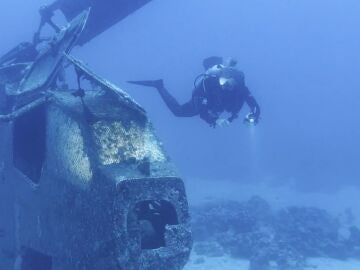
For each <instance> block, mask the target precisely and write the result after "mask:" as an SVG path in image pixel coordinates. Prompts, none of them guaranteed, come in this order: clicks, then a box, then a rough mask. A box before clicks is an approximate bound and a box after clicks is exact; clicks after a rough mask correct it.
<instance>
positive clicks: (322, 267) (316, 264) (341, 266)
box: [184, 253, 360, 270]
mask: <svg viewBox="0 0 360 270" xmlns="http://www.w3.org/2000/svg"><path fill="white" fill-rule="evenodd" d="M307 264H308V267H307V268H306V270H360V260H346V261H340V260H335V259H330V258H313V259H309V260H308V261H307ZM248 269H249V261H247V260H240V259H234V258H231V257H229V256H222V257H206V256H199V255H196V254H195V253H193V254H192V255H191V257H190V261H189V263H188V264H187V265H186V266H185V268H184V270H248ZM273 269H274V270H275V269H276V268H275V267H274V268H273Z"/></svg>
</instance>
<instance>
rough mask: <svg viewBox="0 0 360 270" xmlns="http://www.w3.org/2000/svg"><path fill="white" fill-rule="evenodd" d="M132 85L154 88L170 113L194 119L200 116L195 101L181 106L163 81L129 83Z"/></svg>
mask: <svg viewBox="0 0 360 270" xmlns="http://www.w3.org/2000/svg"><path fill="white" fill-rule="evenodd" d="M128 82H129V83H132V84H137V85H141V86H148V87H154V88H156V89H157V90H158V92H159V94H160V96H161V98H162V99H163V100H164V102H165V104H166V105H167V106H168V108H169V109H170V111H171V112H172V113H173V114H174V115H175V116H177V117H192V116H196V115H198V114H199V110H198V108H197V106H195V103H194V102H193V100H190V101H189V102H187V103H185V104H183V105H180V104H179V103H178V102H177V100H176V99H175V98H174V97H173V96H172V95H171V94H170V93H169V91H168V90H167V89H166V88H165V86H164V82H163V80H153V81H128Z"/></svg>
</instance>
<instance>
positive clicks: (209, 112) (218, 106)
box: [158, 73, 260, 126]
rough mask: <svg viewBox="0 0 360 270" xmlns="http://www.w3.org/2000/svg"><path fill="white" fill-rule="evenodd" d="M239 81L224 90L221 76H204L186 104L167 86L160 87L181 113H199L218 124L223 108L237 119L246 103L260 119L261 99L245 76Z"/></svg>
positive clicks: (188, 114) (231, 118) (170, 105)
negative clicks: (181, 103)
mask: <svg viewBox="0 0 360 270" xmlns="http://www.w3.org/2000/svg"><path fill="white" fill-rule="evenodd" d="M239 74H242V73H239ZM236 81H237V83H236V86H235V87H234V88H232V90H224V89H223V87H222V86H221V85H220V82H219V77H216V76H208V77H204V79H202V81H201V82H200V83H199V84H198V85H197V86H196V88H195V89H194V90H193V93H192V98H191V100H190V101H188V102H186V103H185V104H183V105H180V104H179V103H178V102H177V101H176V99H175V98H174V97H173V96H171V94H170V93H169V92H168V91H167V90H166V89H165V88H164V87H161V88H158V90H159V93H160V95H161V97H162V99H163V100H164V102H165V103H166V105H167V106H168V108H169V109H170V110H171V111H172V112H173V114H174V115H175V116H178V117H192V116H196V115H199V116H200V118H201V119H203V120H204V121H206V122H207V123H208V124H210V125H211V126H215V125H216V120H217V119H219V116H220V114H221V113H223V112H229V113H231V116H230V117H229V118H228V120H229V121H230V122H231V121H233V120H234V119H236V118H237V117H238V113H239V112H240V110H241V108H242V107H243V105H244V103H246V104H247V105H248V106H249V107H250V110H251V113H252V114H253V116H254V117H255V120H256V121H257V120H258V118H259V116H260V107H259V105H258V103H257V102H256V100H255V98H254V97H253V96H252V95H251V93H250V91H249V89H248V88H247V87H246V86H245V82H244V80H243V78H240V79H238V80H236Z"/></svg>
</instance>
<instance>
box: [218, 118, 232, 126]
mask: <svg viewBox="0 0 360 270" xmlns="http://www.w3.org/2000/svg"><path fill="white" fill-rule="evenodd" d="M228 125H230V121H229V120H228V119H225V118H218V119H216V121H215V127H227V126H228Z"/></svg>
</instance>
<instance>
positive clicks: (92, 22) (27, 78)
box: [0, 0, 192, 270]
mask: <svg viewBox="0 0 360 270" xmlns="http://www.w3.org/2000/svg"><path fill="white" fill-rule="evenodd" d="M147 2H149V1H142V0H136V1H135V0H132V1H130V0H122V1H121V0H118V1H113V0H111V1H110V0H106V1H103V0H102V1H101V0H99V1H90V0H89V1H86V0H79V1H74V0H58V1H56V2H55V3H54V4H52V5H50V6H47V7H46V8H42V9H41V14H42V20H41V25H40V28H39V31H38V32H37V33H36V34H35V37H34V42H32V43H22V44H20V45H19V46H17V47H15V48H14V49H13V50H11V51H10V52H8V53H7V54H5V55H4V56H3V57H1V58H0V217H1V218H0V269H1V270H11V269H14V270H64V269H66V270H110V269H112V270H115V269H117V270H152V269H157V270H180V269H183V267H184V265H185V264H186V262H187V260H188V257H189V254H190V251H191V246H192V239H191V232H190V221H189V212H188V204H187V197H186V193H185V188H184V183H183V181H182V179H181V178H179V177H178V176H177V173H176V169H175V168H174V166H173V165H172V163H171V162H170V160H169V158H168V156H167V155H166V153H165V151H164V150H163V147H162V144H161V142H160V141H159V139H158V138H157V137H156V134H155V132H154V129H153V128H152V125H151V122H150V121H149V119H148V117H147V115H146V112H145V111H144V110H143V109H142V107H141V106H139V105H138V104H137V103H136V102H135V101H134V100H132V99H131V97H129V96H128V95H127V94H126V93H125V92H124V91H122V90H121V89H119V88H117V87H116V86H114V85H113V84H112V83H110V82H108V81H107V80H105V79H103V78H101V77H100V76H98V75H96V74H95V73H94V72H92V71H91V70H90V69H89V68H88V67H87V66H85V65H84V64H83V63H82V62H81V61H80V60H78V59H76V58H75V57H73V56H71V55H70V52H71V50H72V48H73V47H74V46H76V45H82V44H85V43H86V42H88V41H90V40H91V39H92V38H94V37H95V36H97V35H98V34H100V33H101V32H103V31H105V30H106V29H107V28H109V27H111V26H112V25H113V24H115V23H116V22H118V21H120V20H121V19H123V18H125V17H126V16H127V15H129V14H131V13H132V12H134V11H135V10H137V9H138V8H140V7H142V6H143V5H144V4H146V3H147ZM90 3H91V5H90ZM110 7H111V10H112V11H111V12H110V9H109V8H110ZM114 7H117V9H116V10H117V11H115V12H114ZM55 10H61V11H62V12H63V13H64V14H65V16H66V18H67V19H68V20H69V22H68V24H67V26H66V27H62V28H60V27H58V26H57V25H56V24H55V23H53V22H52V14H53V12H54V11H55ZM108 13H109V15H108V16H106V18H107V19H106V20H99V21H97V18H98V17H99V16H100V17H102V18H104V17H103V14H108ZM110 13H111V14H110ZM44 24H49V25H51V26H52V27H53V28H54V30H55V32H56V33H55V35H54V37H53V38H51V39H50V40H43V39H41V38H40V32H41V28H42V26H43V25H44ZM68 73H73V74H74V76H75V78H76V82H77V84H75V85H76V87H73V88H75V89H71V87H69V84H68V80H67V79H66V78H67V74H68Z"/></svg>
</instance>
